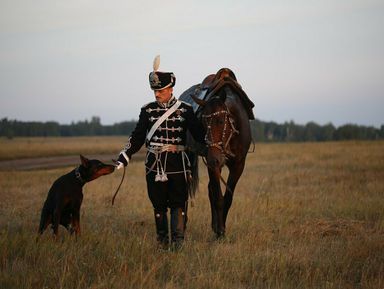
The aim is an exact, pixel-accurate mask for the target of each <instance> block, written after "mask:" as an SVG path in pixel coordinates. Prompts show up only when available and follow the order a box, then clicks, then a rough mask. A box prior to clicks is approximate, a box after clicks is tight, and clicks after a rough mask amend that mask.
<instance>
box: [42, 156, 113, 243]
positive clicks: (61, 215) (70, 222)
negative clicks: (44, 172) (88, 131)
mask: <svg viewBox="0 0 384 289" xmlns="http://www.w3.org/2000/svg"><path fill="white" fill-rule="evenodd" d="M80 159H81V165H80V166H78V167H77V168H76V169H74V170H72V171H71V172H69V173H68V174H66V175H63V176H61V177H60V178H58V179H57V180H56V181H55V182H54V183H53V185H52V187H51V188H50V190H49V192H48V196H47V199H46V201H45V203H44V206H43V210H42V211H41V218H40V226H39V235H41V234H43V232H44V231H45V229H46V228H47V227H48V225H49V224H52V229H53V233H54V234H55V236H56V237H57V234H58V229H59V224H60V225H63V226H64V227H65V228H66V229H67V230H68V231H69V232H70V233H71V234H73V232H75V234H76V235H78V234H80V207H81V203H82V201H83V186H84V185H85V184H86V183H88V182H90V181H92V180H94V179H97V178H98V177H100V176H103V175H108V174H110V173H112V172H113V171H114V169H115V166H114V165H106V164H104V163H102V162H101V161H99V160H89V159H87V158H85V157H83V156H82V155H80Z"/></svg>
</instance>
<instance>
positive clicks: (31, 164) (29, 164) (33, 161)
mask: <svg viewBox="0 0 384 289" xmlns="http://www.w3.org/2000/svg"><path fill="white" fill-rule="evenodd" d="M87 157H88V158H89V159H98V160H100V161H102V162H105V163H109V164H110V163H112V159H113V158H116V154H115V155H89V156H88V155H87ZM142 159H144V155H141V154H137V155H135V158H134V160H136V161H137V160H142ZM78 164H80V159H79V156H78V155H71V156H56V157H44V158H28V159H18V160H8V161H0V171H8V170H13V171H14V170H17V171H23V170H37V169H53V168H60V167H68V166H76V165H78Z"/></svg>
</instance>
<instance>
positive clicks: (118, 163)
mask: <svg viewBox="0 0 384 289" xmlns="http://www.w3.org/2000/svg"><path fill="white" fill-rule="evenodd" d="M115 166H116V169H117V170H120V169H121V168H123V167H124V164H123V163H122V162H119V161H117V162H116V163H115Z"/></svg>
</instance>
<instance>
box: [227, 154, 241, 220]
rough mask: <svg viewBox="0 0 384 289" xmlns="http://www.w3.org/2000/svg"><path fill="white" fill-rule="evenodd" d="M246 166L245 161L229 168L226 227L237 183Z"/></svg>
mask: <svg viewBox="0 0 384 289" xmlns="http://www.w3.org/2000/svg"><path fill="white" fill-rule="evenodd" d="M244 165H245V159H244V160H243V161H241V162H236V163H234V164H231V165H230V166H228V169H229V175H228V180H227V188H226V190H225V195H224V210H223V222H224V227H225V223H226V221H227V216H228V211H229V209H230V208H231V205H232V199H233V194H234V192H235V188H236V185H237V182H238V181H239V179H240V176H241V174H242V173H243V170H244Z"/></svg>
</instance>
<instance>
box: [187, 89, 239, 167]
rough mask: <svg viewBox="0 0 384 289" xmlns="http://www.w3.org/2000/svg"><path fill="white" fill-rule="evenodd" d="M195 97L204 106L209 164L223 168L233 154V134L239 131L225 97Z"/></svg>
mask: <svg viewBox="0 0 384 289" xmlns="http://www.w3.org/2000/svg"><path fill="white" fill-rule="evenodd" d="M193 99H194V100H195V101H196V102H197V103H198V104H199V105H200V106H201V107H202V111H201V118H202V121H203V125H204V127H205V129H206V135H205V143H206V146H207V147H208V155H207V162H208V166H209V167H220V168H221V167H222V166H223V165H224V164H225V161H226V158H228V157H232V156H233V154H232V152H231V150H230V145H229V142H230V140H231V138H232V136H233V134H234V133H238V131H237V130H236V129H235V127H234V124H233V118H232V117H231V115H230V112H229V110H228V107H227V106H226V104H225V98H224V97H219V96H216V97H212V98H210V99H209V100H201V99H197V98H193Z"/></svg>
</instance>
